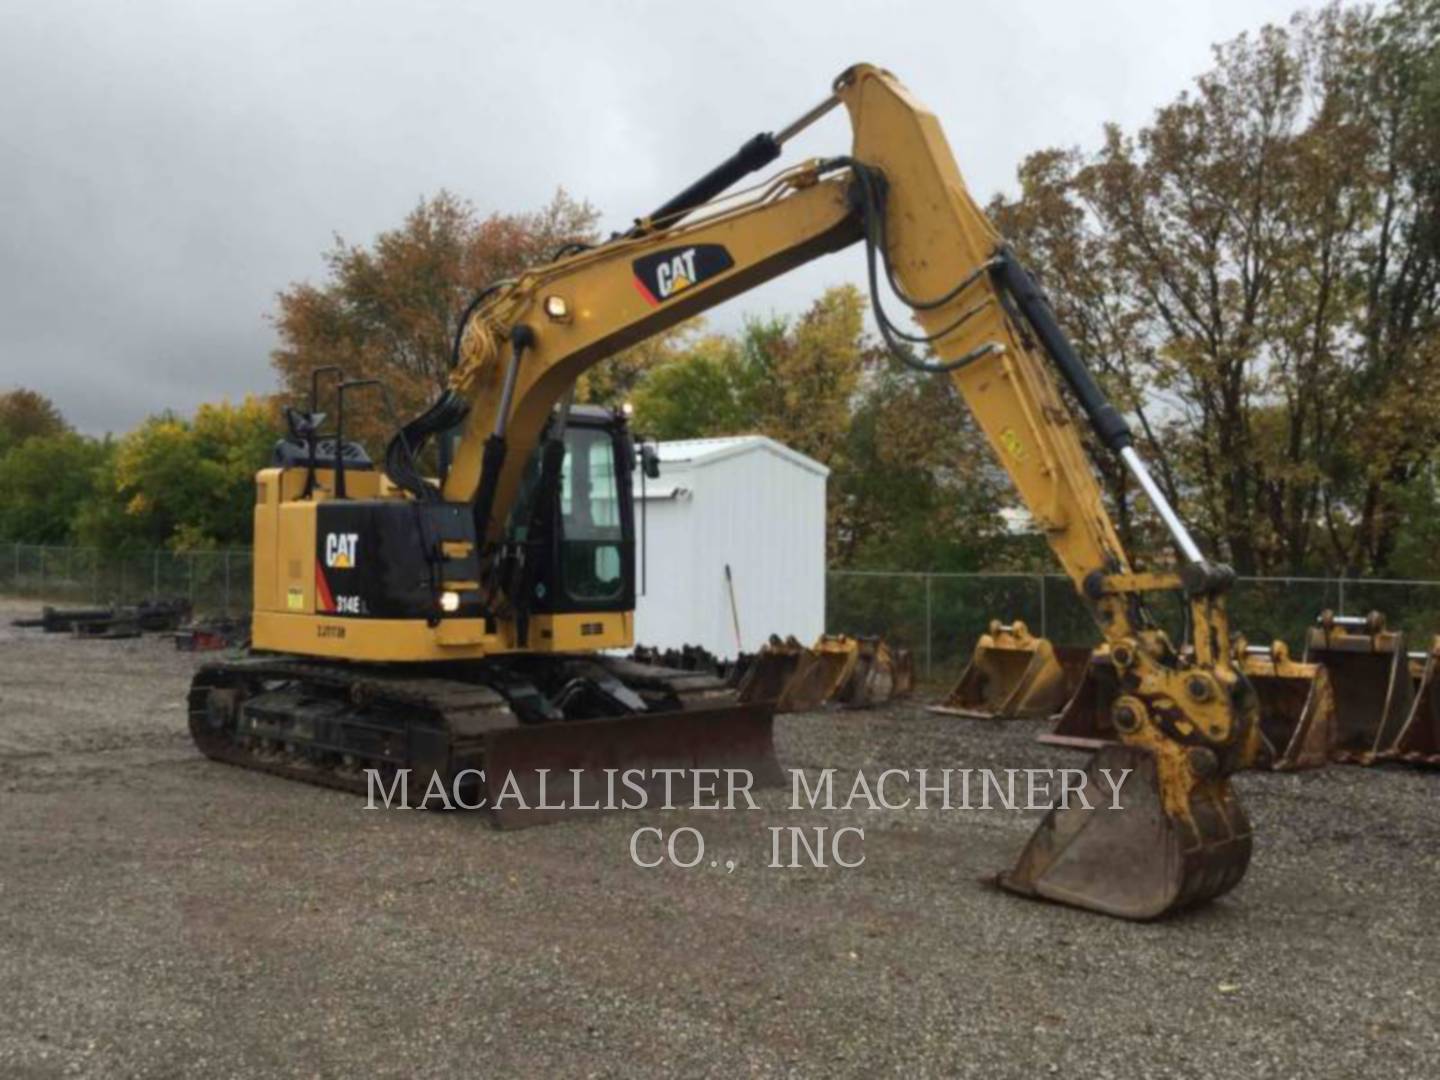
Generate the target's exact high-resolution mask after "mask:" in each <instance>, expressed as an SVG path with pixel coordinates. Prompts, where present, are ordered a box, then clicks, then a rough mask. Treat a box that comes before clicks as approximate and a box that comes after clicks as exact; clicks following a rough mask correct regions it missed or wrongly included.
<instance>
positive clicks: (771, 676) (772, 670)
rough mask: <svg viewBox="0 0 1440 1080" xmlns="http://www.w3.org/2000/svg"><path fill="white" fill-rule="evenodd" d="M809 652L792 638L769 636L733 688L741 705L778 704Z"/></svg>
mask: <svg viewBox="0 0 1440 1080" xmlns="http://www.w3.org/2000/svg"><path fill="white" fill-rule="evenodd" d="M806 652H808V650H807V649H806V648H805V646H804V645H801V644H800V642H798V641H796V640H795V639H794V638H793V637H791V638H785V639H784V640H783V641H782V640H781V639H780V638H779V637H778V636H776V635H774V634H772V635H771V636H770V640H769V642H768V643H766V644H765V645H764V646H763V647H762V648H761V649H760V651H759V652H758V653H756V654H755V656H754V658H753V659H751V661H750V663H749V666H748V667H746V668H745V672H744V674H743V675H742V676H741V677H740V681H739V683H738V684H737V686H736V687H735V692H736V695H737V697H738V698H739V700H740V701H742V702H760V701H779V700H780V697H781V695H782V694H784V692H785V687H786V686H788V685H789V683H790V680H791V679H793V678H794V677H795V671H796V669H797V668H799V666H800V661H801V660H802V658H803V657H804V656H805V654H806Z"/></svg>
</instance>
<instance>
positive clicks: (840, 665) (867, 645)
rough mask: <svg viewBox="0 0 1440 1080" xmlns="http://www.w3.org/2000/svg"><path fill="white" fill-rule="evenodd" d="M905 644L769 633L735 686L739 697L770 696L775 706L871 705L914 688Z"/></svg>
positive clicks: (790, 709)
mask: <svg viewBox="0 0 1440 1080" xmlns="http://www.w3.org/2000/svg"><path fill="white" fill-rule="evenodd" d="M914 683H915V670H914V665H913V662H912V660H911V655H910V652H909V650H906V649H896V648H891V647H890V646H889V645H888V644H886V643H885V642H884V641H883V640H881V639H880V638H878V637H849V636H846V635H844V634H822V635H821V636H820V638H819V640H817V641H816V642H815V644H814V645H802V644H800V642H799V641H797V640H796V639H795V638H793V637H789V638H783V639H782V638H779V637H772V638H771V639H770V641H769V643H768V644H766V645H765V646H764V648H762V649H761V650H760V652H759V653H758V654H756V655H755V657H754V658H752V659H751V660H750V661H749V664H748V666H747V667H746V668H745V671H744V673H743V675H742V676H741V677H740V681H739V684H738V686H737V696H738V697H739V700H740V701H741V702H742V703H749V702H758V701H773V702H775V711H776V712H782V713H786V712H810V711H812V710H814V709H818V708H820V707H821V706H823V705H830V704H835V705H844V706H848V707H851V708H870V707H872V706H875V705H883V704H884V703H886V702H887V701H890V700H891V699H893V698H897V697H904V696H905V695H907V694H909V693H910V691H911V690H912V689H913V687H914Z"/></svg>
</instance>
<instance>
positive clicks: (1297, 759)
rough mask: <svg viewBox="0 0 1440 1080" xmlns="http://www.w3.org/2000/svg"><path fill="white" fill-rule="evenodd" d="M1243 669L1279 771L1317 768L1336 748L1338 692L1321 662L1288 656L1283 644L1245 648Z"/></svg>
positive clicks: (1288, 653)
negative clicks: (1257, 699) (1258, 702)
mask: <svg viewBox="0 0 1440 1080" xmlns="http://www.w3.org/2000/svg"><path fill="white" fill-rule="evenodd" d="M1240 670H1241V672H1243V673H1244V675H1245V677H1246V678H1247V679H1249V680H1250V685H1251V686H1253V687H1254V688H1255V694H1256V696H1257V697H1258V698H1259V699H1260V730H1261V732H1262V734H1264V736H1265V741H1266V742H1267V743H1269V744H1270V748H1271V750H1272V752H1273V754H1272V757H1271V759H1270V768H1272V769H1274V770H1276V771H1277V772H1289V771H1292V770H1297V769H1318V768H1320V767H1321V766H1323V765H1328V764H1329V763H1330V755H1331V753H1332V752H1333V751H1334V749H1335V746H1336V735H1337V731H1336V712H1335V691H1334V688H1333V687H1332V686H1331V681H1330V672H1329V671H1328V670H1326V668H1325V666H1324V665H1323V664H1308V663H1300V662H1298V661H1296V660H1292V659H1291V658H1290V650H1289V648H1288V647H1287V646H1286V645H1285V643H1284V642H1283V641H1276V642H1274V643H1272V644H1271V646H1270V647H1269V648H1268V649H1267V648H1264V647H1263V646H1259V645H1255V646H1246V647H1244V651H1243V653H1242V654H1241V656H1240Z"/></svg>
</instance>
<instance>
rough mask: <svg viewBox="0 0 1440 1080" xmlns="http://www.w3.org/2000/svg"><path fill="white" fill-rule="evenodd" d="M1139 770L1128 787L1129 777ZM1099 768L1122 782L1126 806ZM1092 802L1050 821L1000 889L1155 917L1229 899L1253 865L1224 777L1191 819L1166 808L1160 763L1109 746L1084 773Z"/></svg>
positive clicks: (1192, 807)
mask: <svg viewBox="0 0 1440 1080" xmlns="http://www.w3.org/2000/svg"><path fill="white" fill-rule="evenodd" d="M1125 769H1129V770H1132V771H1131V772H1130V774H1129V775H1128V776H1125V778H1124V779H1123V781H1122V780H1121V776H1122V770H1125ZM1102 770H1109V773H1110V776H1111V778H1113V779H1114V780H1115V781H1116V782H1118V783H1120V785H1121V787H1120V795H1119V806H1120V808H1119V809H1112V808H1111V802H1112V796H1111V786H1110V783H1109V782H1108V781H1107V780H1106V779H1105V777H1104V775H1103V773H1102ZM1084 794H1085V802H1088V803H1089V806H1090V807H1091V809H1086V808H1085V803H1084V802H1082V801H1080V800H1078V799H1072V800H1071V802H1070V805H1069V806H1068V808H1066V807H1057V808H1056V809H1054V810H1051V811H1050V813H1049V814H1048V815H1046V817H1045V820H1044V821H1042V822H1041V823H1040V827H1039V828H1038V829H1036V830H1035V833H1034V834H1033V835H1032V836H1031V837H1030V841H1029V843H1028V844H1027V845H1026V846H1025V850H1024V851H1023V852H1021V854H1020V858H1019V860H1018V861H1017V862H1016V864H1015V866H1014V868H1013V869H1011V870H1010V871H1008V872H1006V873H1002V874H1001V875H1000V876H999V878H998V882H999V884H1000V885H1001V886H1002V887H1003V888H1006V889H1009V890H1010V891H1011V892H1015V893H1020V894H1021V895H1024V896H1031V897H1036V898H1041V899H1045V900H1053V901H1056V902H1058V903H1062V904H1070V905H1072V906H1074V907H1080V908H1085V909H1087V910H1090V911H1098V912H1100V913H1102V914H1105V915H1114V916H1117V917H1119V918H1123V919H1140V920H1144V919H1155V918H1159V917H1160V916H1162V915H1167V914H1170V913H1171V912H1175V911H1179V910H1181V909H1183V908H1186V907H1191V906H1193V905H1196V904H1202V903H1204V902H1205V901H1207V900H1211V899H1214V898H1215V897H1217V896H1220V895H1222V894H1224V893H1226V892H1229V891H1230V890H1231V889H1232V888H1234V887H1235V885H1236V884H1237V883H1238V882H1239V881H1240V879H1241V878H1242V877H1244V876H1245V869H1246V867H1247V866H1248V865H1249V863H1250V824H1249V822H1248V821H1247V820H1246V817H1245V814H1244V811H1243V810H1241V808H1240V804H1239V802H1238V801H1237V800H1236V798H1235V795H1234V793H1233V792H1232V791H1231V789H1230V785H1229V782H1228V781H1226V780H1219V781H1212V782H1210V783H1209V784H1206V785H1203V786H1202V787H1201V788H1199V789H1197V791H1196V793H1195V794H1194V795H1193V796H1192V797H1191V799H1190V803H1189V811H1190V820H1188V821H1186V820H1182V819H1177V818H1172V817H1170V816H1169V815H1168V814H1167V813H1166V812H1165V808H1164V801H1163V798H1162V793H1161V790H1160V781H1159V773H1158V770H1157V768H1156V759H1155V756H1154V754H1152V753H1151V752H1150V751H1148V750H1145V749H1142V748H1139V747H1131V746H1121V745H1114V746H1106V747H1104V748H1102V749H1101V750H1100V751H1099V752H1097V753H1096V754H1095V756H1094V757H1093V758H1092V759H1091V761H1090V765H1089V767H1088V768H1087V769H1086V780H1085V788H1084Z"/></svg>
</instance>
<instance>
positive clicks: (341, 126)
mask: <svg viewBox="0 0 1440 1080" xmlns="http://www.w3.org/2000/svg"><path fill="white" fill-rule="evenodd" d="M1294 6H1295V3H1294V0H1212V2H1209V3H1206V4H1185V5H1169V4H1156V3H1153V2H1145V0H1135V2H1123V3H1122V2H1119V0H1091V2H1089V3H1085V4H1065V3H1058V2H1057V3H1039V2H1022V0H970V2H965V3H956V2H954V0H949V2H940V3H925V4H920V3H904V2H899V0H892V2H890V3H883V4H858V3H848V2H840V0H790V2H787V3H749V2H744V0H736V2H735V3H733V4H730V5H711V4H706V5H699V4H696V5H681V4H674V3H618V2H614V3H605V2H591V3H582V2H573V3H557V2H553V0H552V2H548V3H534V4H529V5H515V4H500V3H488V4H463V3H442V2H438V0H431V2H427V3H416V2H408V3H401V2H397V3H388V4H381V3H374V2H370V0H352V2H347V3H339V2H311V3H305V4H294V3H278V2H273V0H251V2H246V3H233V4H219V3H200V2H193V0H192V2H175V3H160V2H143V3H130V4H103V3H99V2H92V3H90V4H78V3H64V2H55V0H47V2H44V3H40V2H32V3H24V2H19V0H5V2H3V3H0V161H3V168H0V386H9V385H24V386H31V387H34V388H36V389H38V390H40V391H42V392H44V393H46V394H48V395H50V396H51V397H52V398H54V399H55V400H56V402H57V403H59V405H60V406H61V408H62V409H63V410H64V411H65V413H66V414H67V415H68V416H69V417H70V418H71V419H72V420H73V421H74V422H75V423H76V424H77V425H78V426H79V427H81V428H82V429H84V430H88V431H92V432H100V431H104V430H115V431H121V430H125V429H126V428H128V427H130V426H131V425H133V424H134V423H135V422H136V421H138V420H139V419H141V418H142V417H143V416H144V415H146V414H147V413H150V412H154V411H158V410H160V409H163V408H175V409H178V410H182V411H188V410H189V409H191V408H193V407H194V406H195V405H196V404H197V403H199V402H201V401H204V400H207V399H214V398H218V397H220V396H224V395H228V396H230V397H232V398H238V397H239V396H241V395H243V394H244V393H246V392H247V391H266V390H269V389H270V388H271V387H272V385H273V380H272V377H271V373H270V369H269V366H268V352H269V350H270V348H271V347H272V345H273V341H274V339H273V334H272V332H271V330H270V327H269V326H268V324H267V323H266V322H265V315H266V314H267V312H269V311H270V310H271V307H272V303H273V297H274V294H275V292H276V291H277V290H278V289H281V288H283V287H285V286H286V285H287V284H289V283H290V282H293V281H297V280H303V279H307V278H309V279H314V278H317V277H318V276H319V275H320V273H321V262H320V253H321V252H322V251H323V250H324V249H325V248H326V247H327V246H328V244H329V242H330V238H331V236H332V235H333V234H335V233H337V232H338V233H341V234H343V235H344V236H345V237H347V238H348V239H352V240H358V241H364V240H368V239H369V238H370V237H372V236H373V235H374V234H375V233H376V232H378V231H380V230H381V229H384V228H388V227H391V226H393V225H394V224H395V223H397V222H398V221H399V219H400V218H401V216H402V215H403V214H404V213H405V212H406V211H407V210H408V209H409V208H410V207H411V206H413V205H414V203H415V201H416V200H417V199H418V198H419V197H421V196H422V195H426V194H431V193H433V192H435V191H436V190H438V189H439V188H441V187H448V188H450V189H452V190H454V191H457V192H459V193H460V194H463V195H465V196H467V197H469V198H471V199H473V200H474V202H475V203H476V204H477V205H478V206H479V207H480V208H481V209H482V210H491V209H497V210H523V209H529V208H533V207H535V206H537V205H539V204H540V203H542V202H544V201H545V199H546V198H548V196H549V194H550V193H551V192H552V191H553V189H554V188H555V187H556V186H557V185H563V186H565V187H566V188H568V189H569V190H570V191H571V192H573V193H574V194H576V195H578V196H581V197H584V198H587V199H589V200H590V201H592V202H593V203H595V204H596V205H597V206H598V207H600V208H601V209H602V210H603V211H604V212H605V214H606V224H607V226H608V227H615V226H619V225H621V224H624V223H625V222H627V221H628V220H629V219H630V218H631V217H632V216H634V215H635V214H637V213H640V212H644V211H645V210H647V209H649V208H650V207H651V206H653V205H654V204H656V203H657V202H659V201H660V200H661V199H663V198H664V197H666V196H668V195H669V194H671V193H672V192H673V191H674V190H675V189H677V188H678V187H680V186H681V185H683V184H684V183H685V182H687V181H688V180H689V179H691V178H692V177H693V176H694V175H695V174H697V173H698V172H700V171H701V170H703V169H705V168H707V167H708V166H709V165H711V164H713V163H714V162H715V161H716V160H718V159H719V158H721V157H723V156H724V155H726V154H728V153H730V152H731V151H732V150H733V149H734V148H735V147H736V146H738V145H739V143H740V142H741V141H742V140H743V139H745V138H746V137H748V136H749V135H750V134H753V133H754V132H755V131H758V130H762V129H773V128H775V127H778V126H779V125H780V124H782V123H784V122H786V121H787V120H789V119H791V118H792V117H793V116H794V115H796V114H798V113H799V112H801V111H802V110H803V109H804V108H806V107H807V106H808V105H810V104H811V103H813V102H814V101H816V100H818V99H819V98H821V97H823V96H824V94H825V92H826V88H827V86H828V84H829V82H830V80H831V78H833V76H834V75H835V74H836V73H838V72H839V71H840V70H841V69H842V68H844V67H845V66H847V65H848V64H849V63H852V62H853V61H855V60H860V59H869V60H873V61H874V62H876V63H880V64H883V65H884V66H886V67H889V68H890V69H891V70H893V71H895V72H896V73H897V74H899V75H900V76H901V77H902V78H903V79H904V80H905V82H906V83H907V84H908V85H909V86H910V87H911V89H912V90H914V91H915V92H916V94H917V95H919V96H920V97H921V98H922V99H923V100H925V101H926V102H927V103H928V104H929V105H930V106H931V107H932V108H934V109H935V110H936V112H938V113H939V114H940V116H941V118H942V120H943V122H944V123H945V125H946V130H947V132H948V134H949V136H950V140H951V143H952V144H953V146H954V147H955V150H956V153H957V155H958V156H959V157H960V164H961V167H962V168H963V169H964V170H965V172H966V175H967V179H968V181H969V183H970V184H971V186H972V187H973V188H974V189H975V191H976V193H977V194H978V195H979V196H981V197H982V198H983V197H986V196H988V195H989V194H990V193H991V192H993V191H995V190H997V189H1000V188H1005V187H1008V186H1009V185H1010V183H1011V180H1012V177H1013V173H1014V168H1015V165H1016V164H1017V163H1018V161H1019V160H1020V158H1021V157H1022V156H1023V155H1024V154H1025V153H1027V152H1029V151H1030V150H1033V149H1036V148H1039V147H1042V146H1049V145H1073V144H1082V145H1093V144H1094V143H1095V141H1096V140H1097V139H1098V137H1099V131H1100V125H1101V124H1102V123H1103V122H1105V121H1107V120H1118V121H1120V122H1122V123H1124V124H1127V125H1130V126H1133V125H1135V124H1138V123H1141V122H1143V121H1144V120H1145V119H1146V118H1147V117H1148V116H1149V114H1150V113H1151V111H1152V110H1153V109H1154V107H1155V106H1157V105H1159V104H1161V103H1162V102H1164V101H1166V100H1168V99H1169V98H1171V97H1172V96H1173V95H1174V94H1175V93H1177V92H1178V91H1179V90H1181V89H1182V88H1184V87H1185V86H1187V85H1188V84H1189V82H1190V79H1191V78H1192V77H1193V76H1194V75H1195V74H1196V73H1198V72H1199V71H1201V70H1203V69H1204V68H1205V67H1206V66H1207V64H1208V62H1209V46H1210V44H1211V43H1212V42H1215V41H1217V40H1221V39H1224V38H1228V37H1230V36H1232V35H1234V34H1236V33H1238V32H1240V31H1242V30H1246V29H1253V28H1255V27H1258V26H1259V25H1260V24H1261V23H1263V22H1264V21H1266V20H1271V21H1275V20H1283V19H1284V18H1286V17H1287V16H1288V14H1289V12H1290V11H1291V10H1292V9H1293V7H1294ZM845 142H846V132H845V129H844V121H843V119H842V118H841V117H840V116H838V115H832V117H831V118H829V119H828V120H827V121H825V122H824V123H823V124H821V125H819V126H817V127H816V128H815V129H814V130H813V131H812V132H810V133H807V134H806V135H805V136H804V137H803V138H802V139H800V140H797V142H796V143H795V144H794V147H793V149H794V151H795V154H796V155H799V156H804V155H810V154H821V153H829V152H834V151H836V150H838V149H843V148H844V146H845ZM859 279H860V263H859V261H858V257H857V256H856V254H855V253H853V252H852V253H846V254H842V255H840V256H835V257H833V258H831V259H829V260H826V261H824V262H822V263H820V264H817V265H815V266H812V267H808V268H806V269H805V270H803V271H801V272H799V273H797V274H795V275H792V276H791V277H789V278H787V279H784V280H782V281H779V282H775V283H773V284H771V285H769V286H766V287H765V288H763V289H761V290H757V291H756V292H754V293H751V294H750V295H749V296H747V297H743V298H741V299H739V300H736V301H732V302H731V303H730V304H729V305H727V307H726V308H724V309H722V310H721V311H719V312H717V313H716V315H715V316H714V321H715V322H716V323H718V324H719V325H721V326H727V327H728V326H733V325H735V324H736V323H737V322H738V321H739V319H740V317H741V316H742V314H743V313H744V312H747V311H756V312H766V311H771V310H774V311H781V312H788V311H794V310H797V309H799V308H801V307H803V306H804V304H805V303H807V302H808V300H809V299H811V298H812V297H813V296H814V295H815V294H816V293H817V292H818V291H819V290H820V289H821V288H823V287H824V286H826V285H828V284H833V283H835V282H838V281H844V280H856V281H858V280H859Z"/></svg>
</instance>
